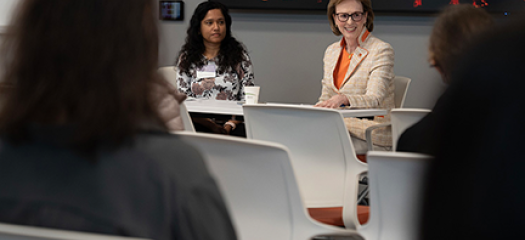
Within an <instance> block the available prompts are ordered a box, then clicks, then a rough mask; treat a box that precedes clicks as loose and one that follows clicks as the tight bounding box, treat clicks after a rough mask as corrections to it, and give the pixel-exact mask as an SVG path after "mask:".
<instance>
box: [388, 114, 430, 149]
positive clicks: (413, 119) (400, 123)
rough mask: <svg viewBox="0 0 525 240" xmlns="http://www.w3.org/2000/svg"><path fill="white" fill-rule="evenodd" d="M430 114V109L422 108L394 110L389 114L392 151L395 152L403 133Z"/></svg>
mask: <svg viewBox="0 0 525 240" xmlns="http://www.w3.org/2000/svg"><path fill="white" fill-rule="evenodd" d="M428 113H430V109H423V108H395V109H392V111H391V112H390V122H391V123H392V150H393V151H396V148H397V140H399V137H400V136H401V134H403V132H404V131H405V130H406V129H407V128H409V127H411V126H412V125H414V124H415V123H417V122H419V120H421V119H422V118H423V117H425V116H426V115H427V114H428Z"/></svg>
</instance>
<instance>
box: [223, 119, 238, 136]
mask: <svg viewBox="0 0 525 240" xmlns="http://www.w3.org/2000/svg"><path fill="white" fill-rule="evenodd" d="M239 123H242V121H239V120H229V121H228V122H226V123H225V124H224V130H225V131H226V134H228V135H229V134H230V133H231V132H232V131H233V130H234V129H235V128H236V127H237V124H239Z"/></svg>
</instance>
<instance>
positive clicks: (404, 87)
mask: <svg viewBox="0 0 525 240" xmlns="http://www.w3.org/2000/svg"><path fill="white" fill-rule="evenodd" d="M411 81H412V80H411V79H410V78H407V77H402V76H396V77H395V78H394V87H395V90H394V107H395V108H402V107H403V106H404V105H405V99H406V96H407V92H408V88H409V87H410V82H411ZM388 126H390V123H382V124H377V125H374V126H371V127H369V128H367V129H366V131H365V137H366V144H367V147H368V151H372V150H373V143H372V131H374V130H375V129H378V128H383V127H388Z"/></svg>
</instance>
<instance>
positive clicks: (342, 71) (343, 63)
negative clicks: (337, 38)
mask: <svg viewBox="0 0 525 240" xmlns="http://www.w3.org/2000/svg"><path fill="white" fill-rule="evenodd" d="M341 45H342V46H343V49H342V50H341V54H339V60H338V61H337V65H336V66H335V68H334V85H335V87H336V88H337V89H339V88H341V86H342V85H343V83H344V81H345V75H346V72H348V66H350V60H352V56H353V55H354V54H349V53H348V52H347V51H346V43H345V39H344V38H343V40H342V41H341Z"/></svg>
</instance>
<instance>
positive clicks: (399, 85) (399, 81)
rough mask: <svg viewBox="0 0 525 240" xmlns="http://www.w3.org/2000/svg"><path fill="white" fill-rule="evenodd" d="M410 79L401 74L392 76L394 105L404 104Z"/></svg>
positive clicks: (400, 106)
mask: <svg viewBox="0 0 525 240" xmlns="http://www.w3.org/2000/svg"><path fill="white" fill-rule="evenodd" d="M411 81H412V80H411V79H410V78H407V77H403V76H396V77H395V78H394V87H395V90H394V106H395V107H396V108H402V107H403V106H405V99H406V97H407V92H408V88H409V87H410V82H411Z"/></svg>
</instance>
